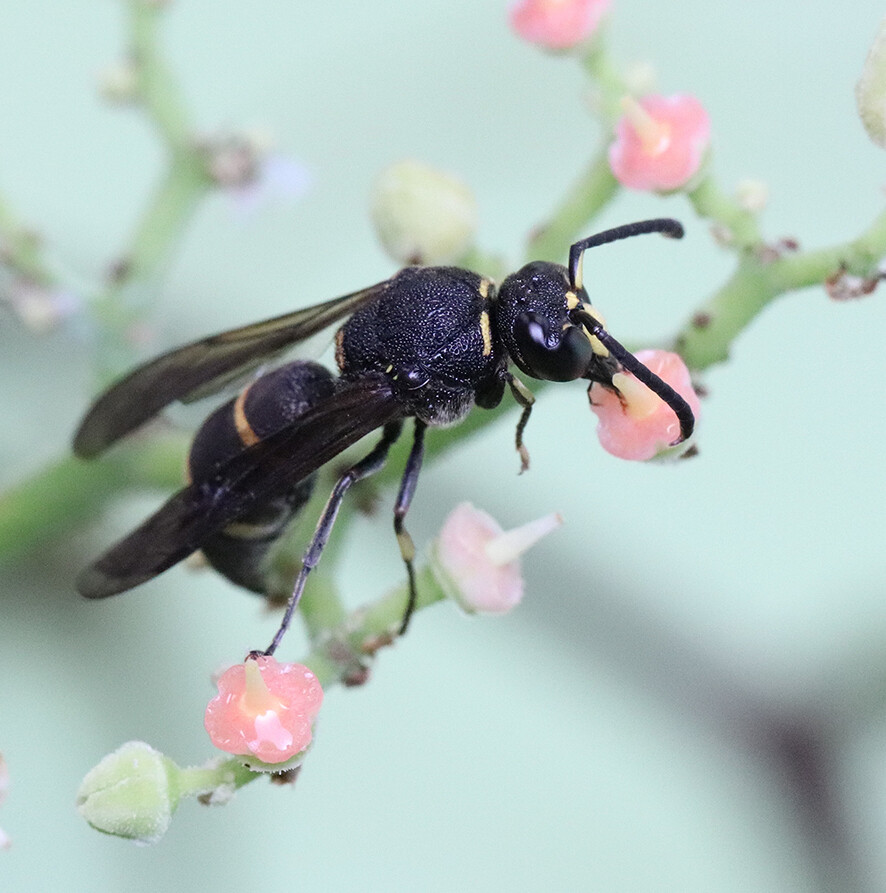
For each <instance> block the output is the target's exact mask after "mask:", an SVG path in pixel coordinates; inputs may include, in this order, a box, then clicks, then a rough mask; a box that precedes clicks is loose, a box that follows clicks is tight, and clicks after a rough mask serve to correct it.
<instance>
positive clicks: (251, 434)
mask: <svg viewBox="0 0 886 893" xmlns="http://www.w3.org/2000/svg"><path fill="white" fill-rule="evenodd" d="M248 393H249V388H244V389H243V390H242V391H241V392H240V396H239V397H238V398H237V399H236V400H235V401H234V427H235V428H236V429H237V436H238V437H239V438H240V443H242V444H243V446H245V447H251V446H254V445H255V444H257V443H258V442H259V441H260V440H261V438H260V437H259V436H258V434H256V433H255V431H253V430H252V425H250V424H249V420H248V419H247V418H246V409H245V405H246V395H247V394H248Z"/></svg>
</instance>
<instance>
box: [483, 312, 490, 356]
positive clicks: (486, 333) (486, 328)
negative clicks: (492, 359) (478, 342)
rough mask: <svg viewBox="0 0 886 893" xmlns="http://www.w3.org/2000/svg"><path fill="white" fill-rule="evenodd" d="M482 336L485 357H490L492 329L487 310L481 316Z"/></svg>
mask: <svg viewBox="0 0 886 893" xmlns="http://www.w3.org/2000/svg"><path fill="white" fill-rule="evenodd" d="M480 334H481V335H482V336H483V356H484V357H488V356H489V355H490V354H491V353H492V328H491V327H490V325H489V313H488V311H486V310H484V311H483V312H482V313H481V314H480Z"/></svg>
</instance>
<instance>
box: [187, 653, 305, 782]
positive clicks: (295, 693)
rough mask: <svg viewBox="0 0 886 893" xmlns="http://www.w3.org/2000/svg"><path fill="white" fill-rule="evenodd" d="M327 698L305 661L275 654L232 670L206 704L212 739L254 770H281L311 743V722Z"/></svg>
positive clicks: (252, 659)
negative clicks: (280, 660)
mask: <svg viewBox="0 0 886 893" xmlns="http://www.w3.org/2000/svg"><path fill="white" fill-rule="evenodd" d="M322 702H323V689H322V688H321V687H320V683H319V682H318V681H317V677H316V676H315V675H314V674H313V673H312V672H311V671H310V670H309V669H308V668H307V667H304V666H302V665H301V664H281V663H278V662H277V661H276V660H275V659H274V658H273V657H271V656H270V655H265V656H261V657H257V658H249V659H248V660H247V661H246V662H245V663H242V664H237V665H236V666H233V667H230V668H229V669H228V670H226V671H225V672H224V673H223V674H222V675H221V677H220V678H219V680H218V695H216V697H214V698H213V699H212V700H211V701H210V702H209V706H208V707H207V708H206V716H205V719H204V725H205V726H206V731H207V732H208V733H209V737H210V738H211V739H212V743H213V744H214V745H215V746H216V747H218V748H219V749H220V750H224V751H227V753H232V754H237V755H239V756H246V757H254V758H255V759H248V760H244V763H246V765H248V766H249V768H250V769H254V770H256V771H264V772H280V771H282V770H283V769H288V768H291V767H292V766H293V765H297V764H298V763H299V762H300V761H301V758H302V755H303V753H304V751H305V750H306V749H307V747H308V745H309V744H310V743H311V736H312V732H311V724H312V723H313V721H314V718H315V717H316V715H317V713H318V712H319V710H320V705H321V703H322Z"/></svg>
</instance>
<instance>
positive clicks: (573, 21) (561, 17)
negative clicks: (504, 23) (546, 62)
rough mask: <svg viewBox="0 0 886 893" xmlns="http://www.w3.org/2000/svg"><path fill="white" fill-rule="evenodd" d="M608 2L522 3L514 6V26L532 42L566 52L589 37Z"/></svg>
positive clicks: (551, 0) (553, 0)
mask: <svg viewBox="0 0 886 893" xmlns="http://www.w3.org/2000/svg"><path fill="white" fill-rule="evenodd" d="M608 9H609V0H522V2H519V3H516V4H515V5H514V6H512V7H511V11H510V19H511V27H512V28H513V29H514V31H516V32H517V34H519V35H520V37H522V38H523V39H524V40H528V41H529V43H535V44H538V45H539V46H543V47H546V48H547V49H549V50H565V49H569V48H570V47H574V46H576V45H577V44H579V43H581V42H582V41H584V40H586V39H587V38H588V37H590V36H591V35H592V34H593V33H594V31H596V30H597V26H598V25H599V24H600V19H601V18H602V17H603V14H604V13H605V12H606V11H607V10H608Z"/></svg>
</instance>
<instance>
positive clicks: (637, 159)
mask: <svg viewBox="0 0 886 893" xmlns="http://www.w3.org/2000/svg"><path fill="white" fill-rule="evenodd" d="M622 108H623V110H624V115H623V116H622V117H621V118H620V119H619V120H618V122H617V123H616V125H615V140H614V142H613V143H612V144H611V145H610V146H609V166H610V167H611V168H612V173H613V174H614V175H615V178H616V180H618V182H619V183H621V185H622V186H626V187H627V188H628V189H649V190H655V191H658V192H669V191H671V190H674V189H680V188H681V187H683V186H686V185H687V183H689V181H690V180H692V178H693V177H694V176H695V175H696V174H697V173H698V171H699V170H700V168H701V165H702V162H703V161H704V156H705V152H706V151H707V148H708V146H709V144H710V140H711V124H710V118H709V117H708V113H707V111H706V110H705V108H704V106H703V105H702V104H701V103H700V102H699V101H698V100H697V99H696V98H695V97H694V96H690V95H689V94H686V93H676V94H674V95H673V96H657V95H653V96H646V97H644V98H643V99H640V100H639V101H638V100H636V99H634V98H633V97H631V96H626V97H625V98H624V99H623V100H622Z"/></svg>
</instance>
